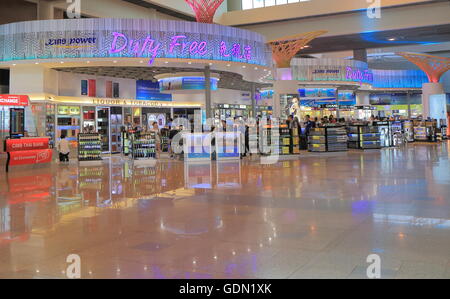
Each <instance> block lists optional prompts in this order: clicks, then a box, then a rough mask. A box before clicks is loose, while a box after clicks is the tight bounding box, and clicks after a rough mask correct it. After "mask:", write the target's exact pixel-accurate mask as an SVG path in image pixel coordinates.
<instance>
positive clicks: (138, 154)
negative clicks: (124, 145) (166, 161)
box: [132, 132, 156, 160]
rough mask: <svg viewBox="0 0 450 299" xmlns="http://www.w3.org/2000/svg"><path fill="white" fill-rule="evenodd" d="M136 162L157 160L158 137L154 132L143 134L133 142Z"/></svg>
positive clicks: (133, 153)
mask: <svg viewBox="0 0 450 299" xmlns="http://www.w3.org/2000/svg"><path fill="white" fill-rule="evenodd" d="M132 155H133V159H134V160H146V159H154V158H156V135H155V133H154V132H149V133H142V134H140V135H138V136H136V137H135V138H134V139H133V140H132Z"/></svg>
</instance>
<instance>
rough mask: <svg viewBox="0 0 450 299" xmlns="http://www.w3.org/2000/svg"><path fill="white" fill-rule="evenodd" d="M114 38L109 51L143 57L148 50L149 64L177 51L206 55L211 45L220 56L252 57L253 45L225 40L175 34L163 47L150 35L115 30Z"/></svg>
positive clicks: (246, 58) (193, 54)
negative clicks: (215, 42) (230, 42)
mask: <svg viewBox="0 0 450 299" xmlns="http://www.w3.org/2000/svg"><path fill="white" fill-rule="evenodd" d="M112 34H113V36H114V39H113V41H112V44H111V49H110V50H109V52H110V53H111V54H116V53H122V52H124V53H126V54H127V55H130V54H131V55H135V56H137V57H142V56H143V55H145V53H146V52H148V53H149V54H150V55H149V56H150V61H149V64H152V63H153V61H154V60H155V58H156V57H158V56H165V57H170V56H171V55H174V54H175V53H176V52H178V53H186V54H189V56H196V55H197V56H201V57H204V56H206V55H207V54H208V52H209V51H208V48H209V47H217V48H218V51H216V52H218V53H219V54H220V58H222V59H223V58H227V57H234V58H237V59H244V60H248V61H250V60H251V59H252V47H251V46H249V45H241V44H240V43H234V44H232V45H227V43H226V42H225V41H221V42H220V43H217V44H213V43H212V42H209V41H206V40H202V41H196V40H189V39H188V37H187V36H186V35H174V36H172V37H170V38H169V39H170V42H169V44H168V47H167V49H164V48H163V43H162V42H160V41H158V40H156V39H153V38H152V37H151V36H150V35H148V36H146V37H145V38H142V39H137V40H136V39H132V38H129V37H128V36H127V35H126V34H123V33H120V32H113V33H112ZM163 51H166V55H162V52H163Z"/></svg>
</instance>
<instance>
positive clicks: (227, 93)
mask: <svg viewBox="0 0 450 299" xmlns="http://www.w3.org/2000/svg"><path fill="white" fill-rule="evenodd" d="M243 93H248V94H249V93H250V92H245V91H239V90H231V89H219V90H217V91H213V92H212V95H211V104H212V105H213V107H214V106H216V105H217V104H239V105H251V104H252V102H251V100H250V97H247V98H246V99H245V97H243V96H242V94H243ZM173 101H175V102H198V103H202V104H203V103H205V94H204V93H196V94H174V95H173Z"/></svg>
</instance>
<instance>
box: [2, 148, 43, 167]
mask: <svg viewBox="0 0 450 299" xmlns="http://www.w3.org/2000/svg"><path fill="white" fill-rule="evenodd" d="M51 161H52V150H51V149H43V150H31V151H18V152H10V153H9V165H10V166H15V165H28V164H42V163H50V162H51Z"/></svg>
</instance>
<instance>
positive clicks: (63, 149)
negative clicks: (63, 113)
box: [56, 134, 70, 162]
mask: <svg viewBox="0 0 450 299" xmlns="http://www.w3.org/2000/svg"><path fill="white" fill-rule="evenodd" d="M56 149H57V150H58V152H59V161H60V162H69V154H70V144H69V141H67V139H66V135H65V134H61V140H60V141H58V143H57V144H56Z"/></svg>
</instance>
